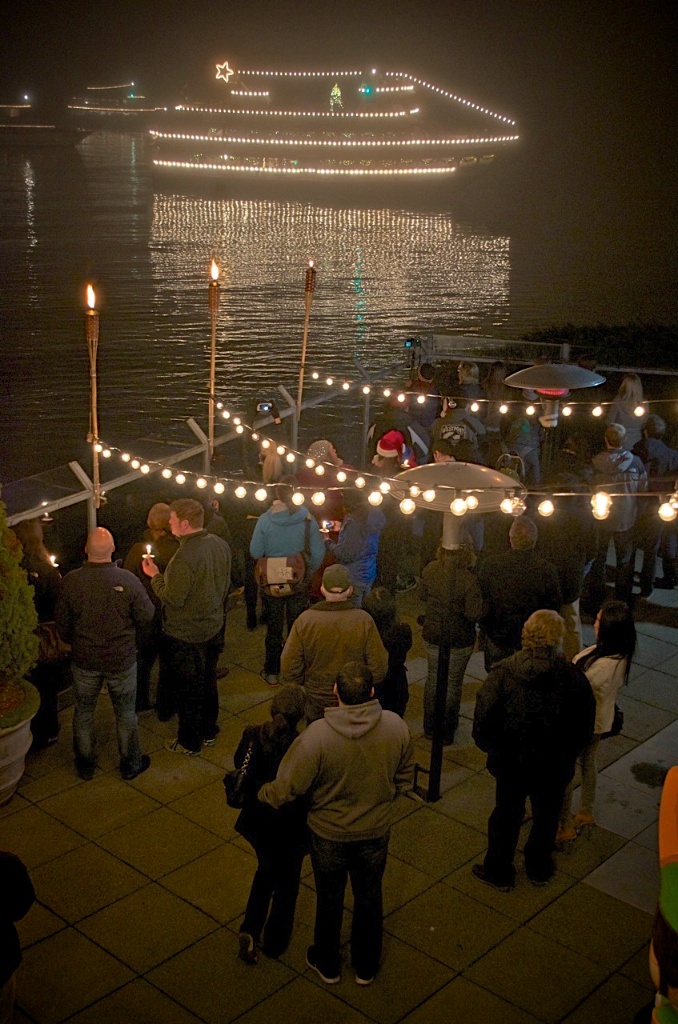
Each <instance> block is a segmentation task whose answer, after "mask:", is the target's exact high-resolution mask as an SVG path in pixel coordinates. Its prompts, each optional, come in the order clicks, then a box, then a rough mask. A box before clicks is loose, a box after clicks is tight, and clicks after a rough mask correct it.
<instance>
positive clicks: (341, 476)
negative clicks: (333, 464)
mask: <svg viewBox="0 0 678 1024" xmlns="http://www.w3.org/2000/svg"><path fill="white" fill-rule="evenodd" d="M337 483H340V484H345V483H346V474H345V473H344V471H343V469H340V470H339V472H338V473H337Z"/></svg>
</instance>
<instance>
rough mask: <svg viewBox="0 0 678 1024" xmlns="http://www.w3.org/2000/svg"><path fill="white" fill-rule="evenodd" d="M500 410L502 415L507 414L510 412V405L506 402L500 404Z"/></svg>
mask: <svg viewBox="0 0 678 1024" xmlns="http://www.w3.org/2000/svg"><path fill="white" fill-rule="evenodd" d="M499 412H500V413H501V414H502V416H505V415H506V413H507V412H508V405H505V404H503V405H500V406H499Z"/></svg>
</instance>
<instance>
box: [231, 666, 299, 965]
mask: <svg viewBox="0 0 678 1024" xmlns="http://www.w3.org/2000/svg"><path fill="white" fill-rule="evenodd" d="M304 708H305V695H304V691H303V689H302V687H300V686H296V685H293V684H292V685H288V686H282V687H281V688H280V689H279V690H278V691H277V692H276V693H275V694H274V696H273V700H272V701H271V719H270V721H268V722H264V724H263V725H248V726H246V728H245V730H244V732H243V734H242V738H241V740H240V743H239V745H238V749H237V750H236V752H235V754H234V757H233V761H234V764H235V766H236V769H239V768H241V767H242V766H243V763H244V762H245V760H246V759H248V755H249V761H248V765H247V776H246V782H245V786H244V800H243V807H242V810H241V812H240V814H239V815H238V818H237V821H236V823H235V829H236V832H239V833H240V835H241V836H243V838H245V839H246V840H247V842H248V843H250V845H251V846H252V848H253V849H254V852H255V853H256V855H257V870H256V872H255V874H254V878H253V880H252V887H251V889H250V895H249V899H248V901H247V907H246V910H245V917H244V919H243V922H242V924H241V926H240V933H239V944H240V949H239V952H238V956H239V957H240V959H241V960H244V961H245V963H248V964H256V963H257V961H258V958H259V953H258V950H259V947H260V946H261V948H262V950H263V952H264V953H265V954H266V956H270V957H278V956H280V955H281V954H282V953H284V951H285V950H286V949H287V946H288V944H289V941H290V938H291V935H292V928H293V926H294V911H295V907H296V902H297V894H298V892H299V881H300V878H301V865H302V862H303V859H304V856H305V854H306V804H305V803H300V802H297V803H294V804H291V805H290V806H288V807H284V808H282V809H281V810H279V811H275V810H273V808H272V807H270V806H269V805H267V804H262V803H259V801H258V800H257V793H258V791H259V788H260V787H261V786H262V785H263V784H264V783H265V782H271V781H272V780H273V779H274V778H275V777H276V773H277V771H278V765H279V764H280V762H281V761H282V759H283V756H284V754H285V753H286V752H287V750H288V749H289V747H290V746H291V745H292V743H293V742H294V740H295V739H296V737H297V731H298V726H299V723H300V721H301V719H302V718H303V717H304ZM262 939H263V942H262Z"/></svg>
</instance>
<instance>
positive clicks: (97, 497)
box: [85, 284, 101, 508]
mask: <svg viewBox="0 0 678 1024" xmlns="http://www.w3.org/2000/svg"><path fill="white" fill-rule="evenodd" d="M95 302H96V296H95V294H94V288H92V285H91V284H88V285H87V305H88V307H89V308H88V309H87V312H86V313H85V338H86V340H87V352H88V354H89V394H90V431H89V434H88V436H87V440H88V441H90V442H91V445H92V484H93V487H94V507H95V508H100V507H101V483H100V478H99V420H98V415H97V351H98V348H99V311H98V310H97V309H96V308H95Z"/></svg>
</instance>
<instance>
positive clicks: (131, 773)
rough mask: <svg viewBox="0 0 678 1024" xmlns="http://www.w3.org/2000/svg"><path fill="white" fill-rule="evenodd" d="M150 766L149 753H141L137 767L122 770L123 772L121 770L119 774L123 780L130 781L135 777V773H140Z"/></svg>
mask: <svg viewBox="0 0 678 1024" xmlns="http://www.w3.org/2000/svg"><path fill="white" fill-rule="evenodd" d="M150 767H151V758H150V755H149V754H142V755H141V764H140V765H139V767H138V768H137V769H136V770H134V769H131V770H130V769H128V770H127V771H124V772H123V771H121V772H120V774H121V775H122V777H123V779H124V780H125V782H131V781H132V779H136V777H137V775H141V774H142V772H145V771H146V769H147V768H150Z"/></svg>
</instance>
